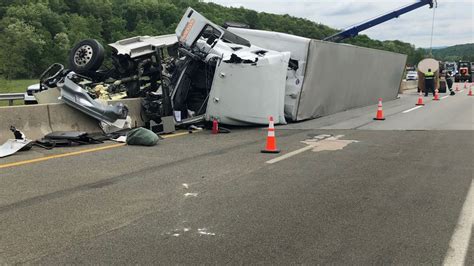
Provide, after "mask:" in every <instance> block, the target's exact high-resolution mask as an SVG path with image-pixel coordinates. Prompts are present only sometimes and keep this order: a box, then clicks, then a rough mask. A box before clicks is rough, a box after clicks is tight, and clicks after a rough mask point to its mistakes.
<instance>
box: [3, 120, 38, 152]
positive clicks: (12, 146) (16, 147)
mask: <svg viewBox="0 0 474 266" xmlns="http://www.w3.org/2000/svg"><path fill="white" fill-rule="evenodd" d="M10 131H12V133H13V136H14V137H15V139H9V140H7V141H6V142H5V143H4V144H2V146H0V158H3V157H7V156H10V155H13V154H15V153H17V152H18V151H24V150H29V149H31V145H30V143H31V142H32V141H31V140H29V139H27V138H26V136H25V134H24V133H23V132H21V131H20V130H18V129H16V128H15V127H14V126H10Z"/></svg>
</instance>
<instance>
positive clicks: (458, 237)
mask: <svg viewBox="0 0 474 266" xmlns="http://www.w3.org/2000/svg"><path fill="white" fill-rule="evenodd" d="M473 187H474V183H473V182H472V181H471V187H470V188H469V192H467V196H466V201H465V202H464V205H463V206H462V210H461V214H460V215H459V219H458V223H457V225H456V227H455V228H454V233H453V236H452V237H451V241H449V248H448V251H447V252H446V256H445V257H444V262H443V265H446V266H447V265H464V262H465V260H466V254H467V249H468V248H469V240H470V239H471V233H472V232H471V231H472V226H473V220H474V215H473V213H474V188H473Z"/></svg>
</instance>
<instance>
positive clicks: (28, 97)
mask: <svg viewBox="0 0 474 266" xmlns="http://www.w3.org/2000/svg"><path fill="white" fill-rule="evenodd" d="M39 91H40V84H39V83H36V84H33V85H30V86H28V88H26V92H25V101H24V103H25V104H37V103H38V102H37V101H36V98H35V96H34V95H33V94H34V93H37V92H39Z"/></svg>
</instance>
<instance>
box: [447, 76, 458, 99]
mask: <svg viewBox="0 0 474 266" xmlns="http://www.w3.org/2000/svg"><path fill="white" fill-rule="evenodd" d="M446 85H447V86H448V89H449V94H450V95H455V94H456V93H454V91H453V73H452V72H451V71H448V73H446Z"/></svg>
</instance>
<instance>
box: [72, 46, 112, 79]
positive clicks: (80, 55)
mask: <svg viewBox="0 0 474 266" xmlns="http://www.w3.org/2000/svg"><path fill="white" fill-rule="evenodd" d="M104 54H105V51H104V47H103V46H102V44H100V43H99V42H98V41H97V40H94V39H87V40H82V41H80V42H79V43H77V44H76V45H75V46H74V47H73V48H72V50H71V52H70V53H69V59H68V62H69V68H70V69H71V70H72V71H74V72H76V73H79V74H81V73H87V72H90V71H96V70H97V69H99V68H100V66H101V65H102V62H104Z"/></svg>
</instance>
